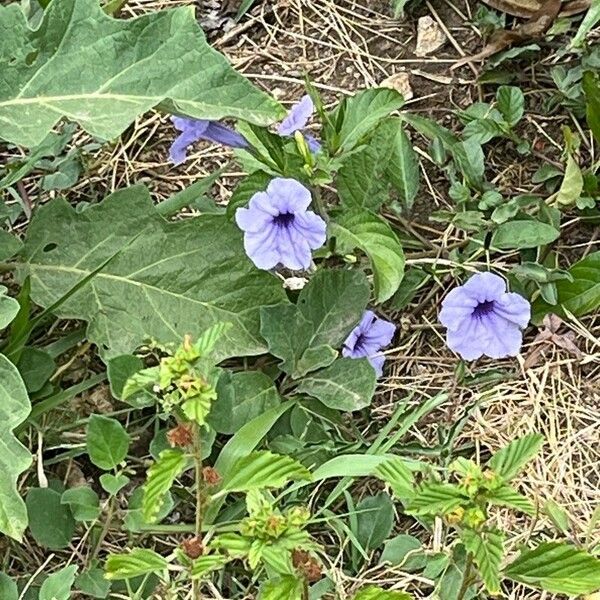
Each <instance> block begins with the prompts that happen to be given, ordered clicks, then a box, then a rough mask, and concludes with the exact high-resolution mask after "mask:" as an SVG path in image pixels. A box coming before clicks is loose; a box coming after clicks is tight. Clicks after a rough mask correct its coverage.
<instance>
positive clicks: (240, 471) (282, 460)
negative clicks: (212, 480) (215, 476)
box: [221, 451, 312, 492]
mask: <svg viewBox="0 0 600 600" xmlns="http://www.w3.org/2000/svg"><path fill="white" fill-rule="evenodd" d="M311 478H312V476H311V474H310V471H308V469H306V467H304V466H303V465H302V464H301V463H299V462H298V461H297V460H294V459H293V458H290V457H289V456H282V455H279V454H273V453H272V452H268V451H260V452H253V453H252V454H250V455H248V456H246V457H244V458H241V459H240V460H238V461H237V462H236V463H235V464H234V465H233V467H232V469H231V470H230V471H229V472H227V473H224V474H223V484H222V486H221V491H222V492H247V491H249V490H255V489H260V488H279V487H283V486H284V485H285V484H286V483H288V482H289V481H292V480H298V479H304V480H310V479H311Z"/></svg>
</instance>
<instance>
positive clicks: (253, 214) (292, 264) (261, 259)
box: [235, 177, 327, 270]
mask: <svg viewBox="0 0 600 600" xmlns="http://www.w3.org/2000/svg"><path fill="white" fill-rule="evenodd" d="M310 202H311V195H310V191H309V190H307V189H306V188H305V187H304V186H303V185H302V184H300V183H298V182H297V181H296V180H294V179H283V178H281V177H277V178H275V179H273V180H272V181H271V183H269V185H268V187H267V189H266V191H264V192H257V193H256V194H254V196H252V198H251V199H250V203H249V205H248V208H238V209H237V211H236V213H235V220H236V223H237V224H238V226H239V228H240V229H241V230H242V231H243V232H244V248H245V250H246V254H247V255H248V256H249V257H250V259H251V260H252V262H253V263H254V264H255V265H256V266H257V267H258V268H259V269H272V268H273V267H275V266H276V265H278V264H282V265H283V266H284V267H287V268H288V269H292V270H299V269H307V268H308V267H309V266H310V263H311V260H312V254H311V250H316V249H317V248H320V247H321V246H322V245H323V244H324V243H325V239H326V237H327V235H326V228H327V226H326V224H325V221H323V219H322V218H321V217H319V216H318V215H316V214H315V213H314V212H312V211H310V210H308V206H309V204H310Z"/></svg>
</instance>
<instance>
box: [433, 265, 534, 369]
mask: <svg viewBox="0 0 600 600" xmlns="http://www.w3.org/2000/svg"><path fill="white" fill-rule="evenodd" d="M530 317H531V306H530V304H529V302H528V301H527V300H525V298H523V297H522V296H520V295H519V294H515V293H508V292H507V291H506V283H505V281H504V279H502V277H499V276H498V275H494V274H493V273H477V274H476V275H473V276H472V277H471V278H470V279H469V280H468V281H467V282H466V283H465V284H464V285H462V286H460V287H458V288H456V289H454V290H452V291H451V292H450V293H449V294H448V295H447V296H446V298H444V301H443V302H442V310H441V311H440V315H439V319H440V322H441V323H442V325H444V327H446V328H447V330H448V331H447V342H448V347H449V348H450V349H451V350H454V351H455V352H457V353H458V354H460V356H461V357H462V358H464V359H465V360H475V359H476V358H479V357H480V356H482V355H485V356H489V357H490V358H504V357H506V356H516V355H517V354H518V353H519V350H520V349H521V344H522V343H523V334H522V333H521V329H523V328H525V327H526V326H527V323H529V319H530Z"/></svg>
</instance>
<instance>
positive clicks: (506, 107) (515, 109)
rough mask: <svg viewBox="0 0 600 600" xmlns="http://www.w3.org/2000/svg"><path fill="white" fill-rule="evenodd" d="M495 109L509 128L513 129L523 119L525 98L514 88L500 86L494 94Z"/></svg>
mask: <svg viewBox="0 0 600 600" xmlns="http://www.w3.org/2000/svg"><path fill="white" fill-rule="evenodd" d="M496 107H497V108H498V110H499V111H500V112H501V113H502V116H503V117H504V120H505V121H506V122H507V123H508V124H509V126H510V127H514V126H515V125H516V124H517V123H518V122H519V121H520V120H521V119H522V117H523V112H524V111H525V96H524V95H523V92H522V91H521V90H520V89H519V88H518V87H514V86H509V85H501V86H500V87H499V88H498V91H497V92H496Z"/></svg>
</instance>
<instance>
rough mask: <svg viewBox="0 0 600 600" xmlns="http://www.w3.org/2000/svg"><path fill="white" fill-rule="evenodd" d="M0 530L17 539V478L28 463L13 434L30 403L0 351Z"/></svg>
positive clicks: (20, 525)
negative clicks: (0, 447)
mask: <svg viewBox="0 0 600 600" xmlns="http://www.w3.org/2000/svg"><path fill="white" fill-rule="evenodd" d="M0 382H1V383H0V439H1V440H2V452H0V532H2V533H4V534H5V535H7V536H9V537H11V538H13V539H15V540H18V541H21V539H22V537H23V532H24V531H25V527H27V510H26V508H25V503H24V502H23V500H22V499H21V496H20V495H19V492H18V490H17V479H18V478H19V475H20V474H21V473H23V471H25V470H26V469H27V468H28V467H29V465H30V464H31V455H30V453H29V450H27V448H25V446H23V444H21V442H19V440H18V439H17V438H16V437H15V436H14V435H13V429H15V428H16V427H18V426H19V425H20V424H21V423H23V421H25V419H26V418H27V415H29V411H30V410H31V404H30V403H29V397H28V396H27V390H26V389H25V384H24V383H23V380H22V379H21V376H20V375H19V372H18V371H17V368H16V367H15V366H14V365H13V363H11V362H10V361H9V360H8V358H6V357H5V356H4V355H3V354H0Z"/></svg>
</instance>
